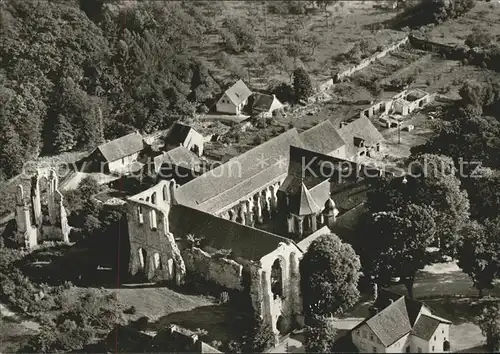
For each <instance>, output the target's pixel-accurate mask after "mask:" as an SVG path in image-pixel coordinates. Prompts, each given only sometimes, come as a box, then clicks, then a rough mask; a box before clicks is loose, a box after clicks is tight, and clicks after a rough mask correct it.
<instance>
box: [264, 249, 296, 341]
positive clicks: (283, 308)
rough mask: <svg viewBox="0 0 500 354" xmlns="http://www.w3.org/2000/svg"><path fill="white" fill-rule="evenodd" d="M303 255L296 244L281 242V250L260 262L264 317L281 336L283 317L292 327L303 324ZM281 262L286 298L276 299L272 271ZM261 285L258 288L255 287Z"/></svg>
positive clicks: (275, 251)
mask: <svg viewBox="0 0 500 354" xmlns="http://www.w3.org/2000/svg"><path fill="white" fill-rule="evenodd" d="M301 258H302V252H301V251H300V249H299V248H297V246H295V244H292V243H290V244H285V243H281V244H280V245H279V247H278V248H277V249H276V250H274V251H273V252H271V253H269V254H268V255H266V256H264V257H262V258H261V260H260V268H261V269H260V271H259V274H260V291H261V293H262V301H261V311H260V313H261V315H262V318H263V319H264V321H266V322H268V323H269V324H270V325H271V326H272V328H273V331H274V332H275V333H276V334H278V327H277V323H278V320H279V318H280V317H283V318H285V319H286V322H287V323H288V325H289V326H290V327H289V328H288V329H287V330H290V329H291V328H292V326H297V325H302V324H303V320H302V296H301V294H300V272H299V262H300V259H301ZM276 261H278V262H279V263H280V267H281V271H282V273H281V274H282V282H283V289H282V290H283V296H281V297H279V296H275V295H274V294H273V293H272V290H271V271H272V267H273V264H274V263H275V262H276ZM255 281H256V282H257V281H258V280H257V279H255ZM255 286H257V285H255Z"/></svg>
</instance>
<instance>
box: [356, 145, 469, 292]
mask: <svg viewBox="0 0 500 354" xmlns="http://www.w3.org/2000/svg"><path fill="white" fill-rule="evenodd" d="M409 166H411V167H412V170H411V172H412V173H411V175H409V176H407V177H405V178H382V179H380V180H378V181H377V182H376V183H375V185H374V188H373V190H372V191H371V192H370V193H369V194H368V199H367V202H366V206H367V209H368V211H369V217H368V218H367V220H366V221H365V222H363V223H361V225H360V228H359V237H360V240H359V242H356V245H355V247H356V250H357V251H358V253H359V254H360V257H361V261H362V263H363V272H364V274H365V275H367V276H369V277H371V279H372V280H373V281H374V282H375V283H377V284H378V285H381V286H385V285H388V284H389V283H390V281H391V279H393V278H401V279H402V281H403V282H404V284H405V285H406V287H407V289H408V293H409V295H410V296H412V294H413V293H412V289H413V283H414V280H415V275H416V273H417V271H418V270H420V269H422V268H423V267H424V266H425V265H426V264H428V263H429V262H430V259H429V257H428V256H427V252H426V249H427V247H429V246H431V245H435V246H440V247H441V249H443V250H445V251H446V252H448V253H449V254H450V255H453V254H455V253H456V250H457V246H458V242H459V239H458V236H457V235H458V233H459V232H460V230H462V228H463V227H464V225H465V224H466V223H467V221H468V218H469V200H468V197H467V193H466V192H465V191H464V190H463V189H462V187H461V181H460V179H459V178H457V177H456V175H455V172H456V168H455V165H454V163H453V160H452V159H451V158H449V157H446V156H442V155H432V154H421V155H418V156H416V157H413V158H412V159H411V160H410V161H409ZM366 235H370V237H366Z"/></svg>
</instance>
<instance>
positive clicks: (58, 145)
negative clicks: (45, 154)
mask: <svg viewBox="0 0 500 354" xmlns="http://www.w3.org/2000/svg"><path fill="white" fill-rule="evenodd" d="M75 145H76V142H75V137H74V135H73V127H72V126H71V124H69V122H68V120H67V119H66V117H65V116H64V115H62V114H59V115H58V116H57V118H56V122H55V124H54V151H55V152H57V153H61V152H64V151H70V150H72V149H73V148H74V147H75Z"/></svg>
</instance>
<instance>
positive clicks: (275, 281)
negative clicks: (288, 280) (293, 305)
mask: <svg viewBox="0 0 500 354" xmlns="http://www.w3.org/2000/svg"><path fill="white" fill-rule="evenodd" d="M271 292H272V293H273V295H274V298H275V299H276V298H277V297H283V270H282V268H281V262H280V261H279V259H277V260H275V261H274V263H273V266H272V268H271Z"/></svg>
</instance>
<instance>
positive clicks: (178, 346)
mask: <svg viewBox="0 0 500 354" xmlns="http://www.w3.org/2000/svg"><path fill="white" fill-rule="evenodd" d="M146 352H153V353H179V352H180V353H183V352H190V353H220V351H218V350H216V349H215V348H212V347H211V346H209V345H208V344H206V343H204V342H203V341H201V340H199V339H198V337H197V336H196V335H195V333H194V332H192V331H190V330H187V329H185V328H182V327H179V326H171V327H169V328H165V329H163V330H161V331H160V332H158V334H157V335H156V336H155V337H154V338H153V340H152V341H151V343H150V344H149V345H148V347H147V348H146Z"/></svg>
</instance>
